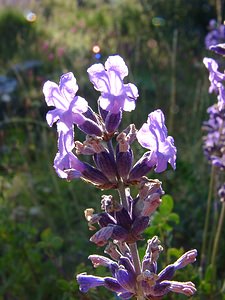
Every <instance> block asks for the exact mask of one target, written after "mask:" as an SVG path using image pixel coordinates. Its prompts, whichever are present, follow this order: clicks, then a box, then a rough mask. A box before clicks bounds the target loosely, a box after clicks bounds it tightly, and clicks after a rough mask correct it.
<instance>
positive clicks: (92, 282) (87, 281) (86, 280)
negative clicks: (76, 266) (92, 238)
mask: <svg viewBox="0 0 225 300" xmlns="http://www.w3.org/2000/svg"><path fill="white" fill-rule="evenodd" d="M77 282H78V284H79V285H80V291H81V292H83V293H86V292H88V290H89V289H91V288H95V287H97V286H104V285H105V280H104V278H102V277H98V276H93V275H87V274H86V273H82V274H78V275H77Z"/></svg>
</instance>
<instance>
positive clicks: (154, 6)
mask: <svg viewBox="0 0 225 300" xmlns="http://www.w3.org/2000/svg"><path fill="white" fill-rule="evenodd" d="M22 7H23V9H25V8H27V9H30V10H31V11H33V12H34V13H35V14H36V17H37V19H36V21H35V22H33V23H32V22H28V21H26V19H25V17H24V15H23V14H22V13H21V10H20V11H17V10H15V9H16V7H15V6H14V7H13V8H14V10H13V11H12V10H11V9H10V10H9V9H8V8H7V9H6V8H4V7H1V14H0V45H1V46H0V53H1V56H0V75H7V76H9V77H11V78H12V77H13V78H16V79H17V80H18V82H19V85H18V87H17V90H16V93H15V94H12V97H11V99H10V101H8V102H4V101H3V100H0V110H1V113H0V115H1V120H0V155H1V160H0V172H1V173H0V237H1V239H0V253H1V256H0V299H9V300H11V299H20V300H23V299H31V298H32V299H65V300H67V299H70V300H72V299H104V298H106V297H108V299H114V298H113V296H112V295H111V294H110V293H108V292H106V291H105V290H103V289H99V290H98V291H92V292H90V293H89V294H88V295H82V294H80V293H79V292H78V287H77V284H76V282H75V281H74V274H76V273H78V272H82V271H86V270H90V273H91V272H92V273H93V270H92V268H91V266H90V262H88V261H87V256H88V255H89V254H91V253H95V251H96V250H95V247H94V246H93V245H92V244H91V243H90V242H89V241H88V237H89V236H90V232H88V229H87V224H86V222H85V220H84V217H83V211H84V209H85V208H87V207H94V208H96V210H99V208H100V203H99V202H100V195H101V192H100V191H96V190H95V189H94V188H93V187H89V186H88V185H87V184H85V183H83V182H80V181H74V182H71V183H67V182H64V181H62V180H60V179H59V178H58V177H57V175H56V174H55V173H54V170H53V168H52V164H53V159H54V156H55V153H56V150H57V149H56V147H57V146H56V138H57V137H56V136H57V134H56V132H55V131H54V130H52V129H50V128H48V127H47V125H46V122H45V113H46V111H47V107H46V105H45V103H44V97H43V95H42V85H43V82H44V81H45V80H48V79H50V80H53V81H56V82H58V80H59V77H60V75H61V74H62V73H63V72H66V71H72V72H74V74H75V76H76V78H77V81H78V84H79V95H81V96H83V97H85V98H86V99H87V100H88V101H89V104H90V105H91V106H92V107H93V108H96V99H97V97H98V94H97V93H96V92H95V91H94V90H93V87H92V85H91V84H90V83H89V82H88V76H87V73H86V69H87V67H89V66H90V65H91V64H92V63H94V62H98V61H99V62H104V61H105V59H106V58H107V56H108V55H110V54H114V53H119V54H120V55H121V56H122V57H123V58H124V59H125V61H126V63H127V64H128V66H129V71H130V73H129V81H131V82H134V83H135V84H136V85H137V86H138V89H139V94H140V97H139V99H138V102H137V109H136V110H135V113H130V114H125V119H124V128H125V127H126V126H127V125H128V124H129V123H130V122H134V123H135V124H136V126H137V127H138V128H139V127H140V126H141V124H142V123H143V122H144V121H145V120H146V118H147V115H148V113H149V112H151V111H152V110H153V109H155V108H161V109H162V110H163V111H164V113H165V115H166V120H167V124H168V120H169V119H171V118H172V120H173V122H172V123H173V131H172V132H170V133H169V134H171V135H173V136H174V137H175V142H176V146H177V148H178V159H177V170H176V172H172V171H171V170H168V171H166V172H164V173H163V174H161V175H160V176H158V178H159V179H160V180H162V181H163V188H164V190H165V191H166V193H168V194H171V195H172V197H173V199H174V212H175V213H177V214H178V215H179V216H180V223H179V224H177V225H174V230H173V231H172V234H169V235H168V238H169V239H170V240H171V241H170V244H169V247H174V248H176V247H177V249H178V250H177V251H180V250H179V249H181V248H182V249H185V250H186V249H190V248H197V249H200V248H201V237H202V230H203V224H204V213H205V205H206V199H207V191H208V190H207V189H208V188H207V186H208V181H209V166H208V165H207V163H206V162H205V159H204V157H203V154H202V149H201V136H202V132H201V124H202V121H203V120H204V118H205V117H206V108H207V107H208V106H209V105H210V104H212V103H213V102H215V99H213V98H212V97H209V95H208V92H207V91H208V78H207V76H208V75H207V72H206V70H205V69H204V67H203V65H202V58H203V57H204V56H205V55H210V56H211V54H209V53H207V52H206V51H205V50H204V35H205V34H206V30H207V24H208V21H209V20H210V19H211V18H215V17H216V9H215V3H214V1H210V0H207V1H206V0H204V1H194V0H192V1H189V2H188V3H187V2H186V1H181V0H179V1H178V0H177V1H166V0H161V1H153V0H151V1H147V0H142V1H137V0H130V1H128V0H123V1H101V0H99V1H97V2H96V1H91V0H89V1H88V0H86V1H85V0H84V1H72V0H69V1H66V2H62V1H59V0H58V1H57V0H44V1H41V3H36V2H35V1H33V2H31V3H28V4H27V6H26V4H23V6H22ZM24 12H25V10H24ZM6 17H7V18H6ZM4 18H5V19H4ZM9 23H10V26H11V27H10V28H12V29H10V28H9V27H8V24H9ZM13 26H14V27H13ZM22 28H26V29H25V30H24V31H23V30H22ZM175 31H177V45H176V62H175V63H176V65H175V69H173V67H172V65H171V61H172V57H173V53H174V51H173V50H174V47H173V37H174V32H175ZM96 44H97V45H99V46H100V48H101V58H100V60H97V59H96V58H95V57H94V54H93V52H92V47H93V46H94V45H96ZM28 60H37V61H39V62H41V65H40V66H39V67H38V68H37V69H35V70H33V69H32V68H31V69H26V70H21V68H20V69H19V71H18V69H16V70H17V71H15V68H13V66H15V64H17V63H22V64H23V63H24V62H25V61H28ZM174 76H175V77H174ZM173 77H174V78H175V79H176V81H175V85H174V81H173V79H172V78H173ZM172 88H173V89H174V90H173V93H174V97H175V98H174V99H175V106H174V111H171V109H170V98H171V89H172ZM77 138H78V139H79V138H81V139H82V138H83V137H82V136H79V134H78V135H77ZM142 151H143V150H141V149H140V148H139V147H138V146H136V148H135V152H136V153H137V155H141V154H142ZM152 176H155V175H154V174H152ZM224 249H225V244H224V241H221V253H220V254H219V257H218V261H217V263H218V269H219V274H220V278H221V279H220V282H219V283H218V284H219V285H222V281H223V279H224V275H225V274H224V268H223V267H222V266H223V265H224V263H225V262H224V256H223V255H222V253H223V252H224ZM97 251H98V252H99V253H100V252H101V251H102V249H97ZM169 259H170V258H168V260H169ZM194 268H195V269H194ZM194 268H193V267H190V268H188V269H187V271H186V272H184V274H183V275H180V276H182V279H183V280H184V281H187V280H190V279H191V278H194V280H195V282H196V284H197V283H199V286H203V285H204V284H203V282H202V283H201V284H200V279H199V277H198V275H196V274H197V273H198V270H197V266H195V267H194ZM193 269H194V270H195V271H193ZM95 272H97V273H98V274H102V273H103V272H105V270H96V271H95ZM188 276H189V277H188ZM206 284H207V282H206ZM206 284H205V286H206ZM205 286H204V288H202V290H200V292H199V294H197V295H196V296H194V297H193V299H208V298H207V297H208V294H207V293H209V292H207V291H208V290H207V288H206V287H205ZM204 293H205V294H204ZM99 297H101V298H99ZM110 297H111V298H110ZM218 297H220V296H218ZM168 299H184V298H183V297H182V296H180V297H179V296H177V295H176V296H169V297H168ZM218 299H222V298H218Z"/></svg>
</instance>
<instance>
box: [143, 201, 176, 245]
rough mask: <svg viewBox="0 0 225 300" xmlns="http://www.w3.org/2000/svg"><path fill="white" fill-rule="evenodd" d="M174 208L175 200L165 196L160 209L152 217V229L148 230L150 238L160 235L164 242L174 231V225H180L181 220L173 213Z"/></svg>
mask: <svg viewBox="0 0 225 300" xmlns="http://www.w3.org/2000/svg"><path fill="white" fill-rule="evenodd" d="M173 206H174V201H173V198H172V197H171V196H170V195H164V196H163V197H162V203H161V205H160V206H159V209H158V210H157V211H156V212H155V213H154V215H153V217H152V220H151V224H150V227H149V228H147V230H146V234H147V235H148V237H151V236H154V235H159V236H160V238H161V239H162V240H163V241H164V239H165V238H166V237H168V236H169V234H170V233H171V231H172V230H173V228H174V225H177V224H179V222H180V218H179V216H178V214H176V213H174V212H173Z"/></svg>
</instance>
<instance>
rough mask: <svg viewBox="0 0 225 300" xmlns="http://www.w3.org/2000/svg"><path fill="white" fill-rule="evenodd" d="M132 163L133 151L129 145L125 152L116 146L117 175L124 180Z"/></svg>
mask: <svg viewBox="0 0 225 300" xmlns="http://www.w3.org/2000/svg"><path fill="white" fill-rule="evenodd" d="M132 164H133V151H132V150H131V149H130V147H129V149H128V150H127V151H126V152H121V151H119V147H118V151H117V153H116V165H117V170H118V174H119V176H120V177H122V178H123V179H125V180H126V179H127V177H128V174H129V172H130V170H131V167H132Z"/></svg>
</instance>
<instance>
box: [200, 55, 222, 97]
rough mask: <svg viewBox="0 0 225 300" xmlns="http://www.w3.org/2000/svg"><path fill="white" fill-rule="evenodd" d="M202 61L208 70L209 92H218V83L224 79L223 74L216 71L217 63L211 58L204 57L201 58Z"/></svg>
mask: <svg viewBox="0 0 225 300" xmlns="http://www.w3.org/2000/svg"><path fill="white" fill-rule="evenodd" d="M203 63H204V65H205V66H206V68H207V69H208V70H209V81H210V83H211V85H210V87H209V93H212V92H215V93H218V86H217V85H218V83H219V82H221V81H223V80H225V74H223V73H221V72H219V71H218V67H219V66H218V64H217V62H216V61H215V60H214V59H212V58H208V57H205V58H204V59H203Z"/></svg>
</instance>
